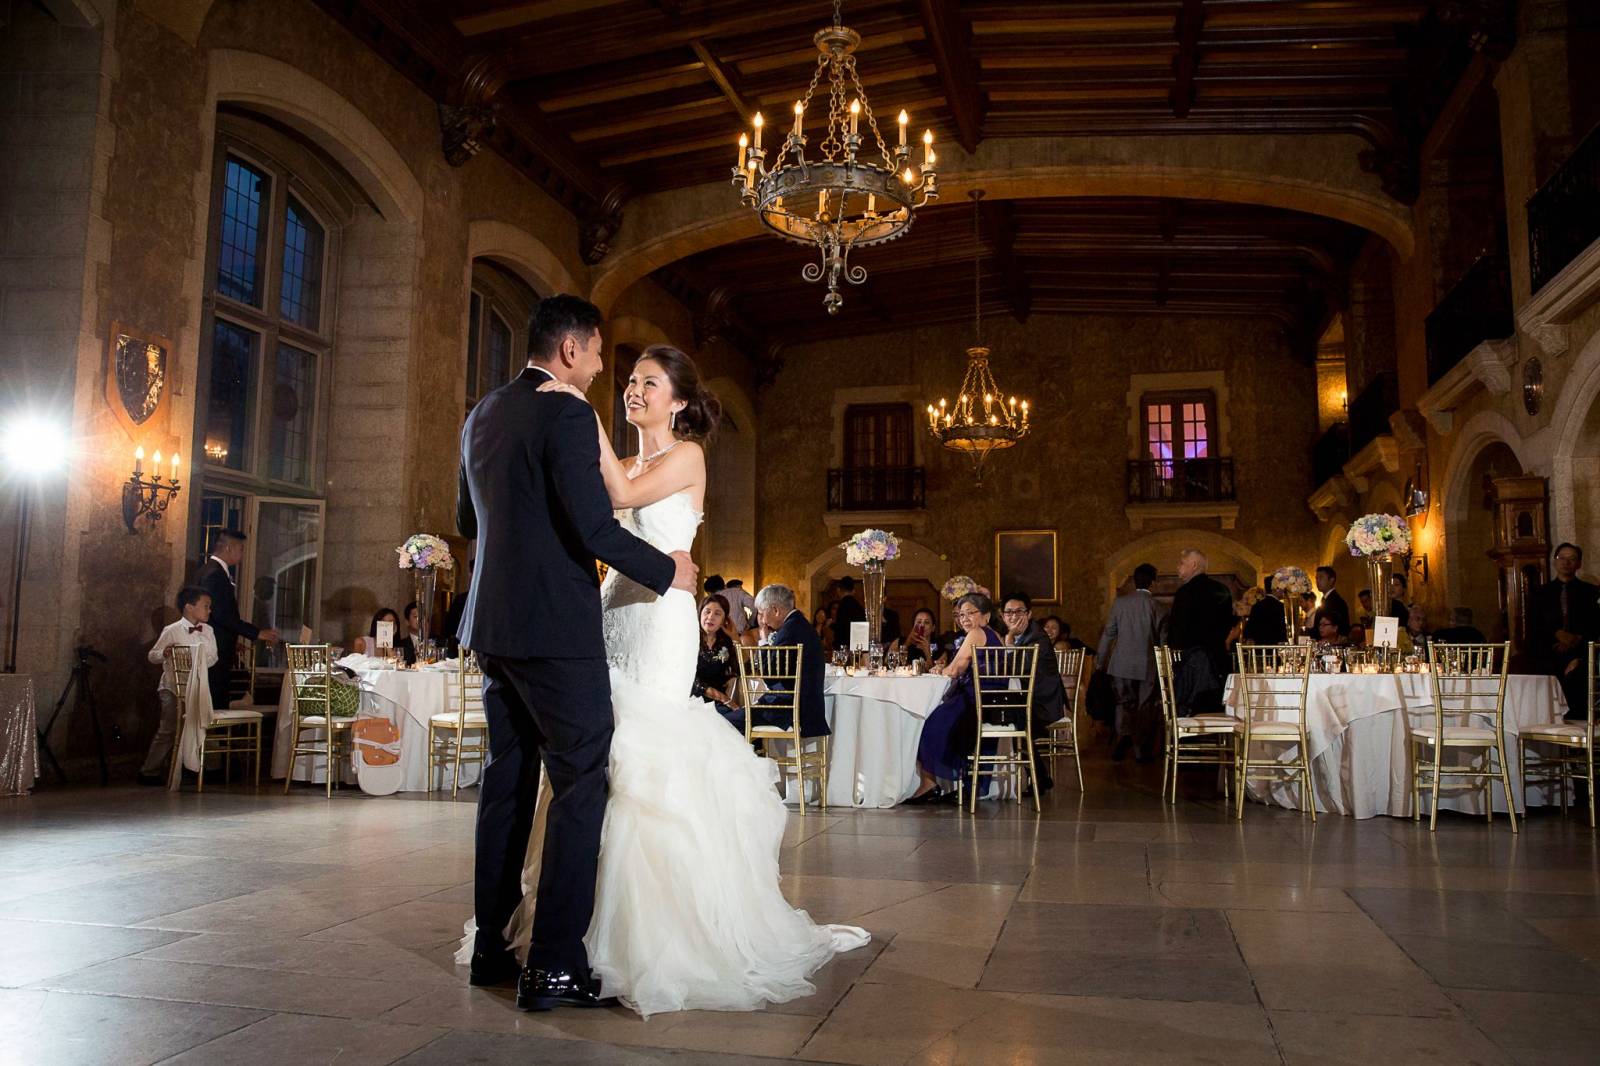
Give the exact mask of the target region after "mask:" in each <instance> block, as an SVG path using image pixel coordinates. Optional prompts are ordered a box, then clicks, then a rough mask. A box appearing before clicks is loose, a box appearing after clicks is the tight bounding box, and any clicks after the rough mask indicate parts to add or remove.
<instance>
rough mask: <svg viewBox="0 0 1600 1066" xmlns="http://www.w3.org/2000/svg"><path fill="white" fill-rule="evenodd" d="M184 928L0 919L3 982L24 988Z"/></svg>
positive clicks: (164, 940) (169, 938) (156, 942)
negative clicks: (165, 929) (130, 926)
mask: <svg viewBox="0 0 1600 1066" xmlns="http://www.w3.org/2000/svg"><path fill="white" fill-rule="evenodd" d="M184 936H185V934H183V933H169V932H163V931H160V930H155V929H123V928H119V927H117V926H102V925H67V924H59V923H54V922H21V921H16V920H13V919H5V918H0V987H6V988H20V987H21V986H23V985H28V984H33V983H34V982H35V981H43V980H45V979H46V978H50V977H56V976H59V975H61V974H67V973H71V972H72V971H74V970H81V969H83V968H84V967H86V966H93V965H95V964H96V963H101V962H107V961H109V960H111V959H119V958H121V957H122V956H124V955H133V954H136V953H138V952H140V951H144V950H146V949H148V948H154V947H159V946H161V945H162V944H170V943H172V942H173V941H174V940H180V939H182V938H183V937H184Z"/></svg>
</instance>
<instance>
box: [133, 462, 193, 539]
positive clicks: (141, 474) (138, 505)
mask: <svg viewBox="0 0 1600 1066" xmlns="http://www.w3.org/2000/svg"><path fill="white" fill-rule="evenodd" d="M178 465H179V463H178V455H177V453H176V452H174V453H173V456H172V471H171V474H170V475H169V476H168V477H165V478H163V477H162V476H161V453H160V452H156V454H155V456H154V462H153V463H152V464H151V470H150V472H149V473H148V474H146V473H145V469H144V448H143V447H142V446H141V447H138V448H135V449H134V452H133V473H132V474H130V475H129V476H128V480H127V481H125V482H124V483H123V485H122V521H123V522H124V523H125V524H126V525H127V527H128V532H129V533H137V532H139V529H140V524H141V523H142V524H143V526H144V528H145V529H154V528H155V524H156V523H157V522H159V521H161V516H162V515H164V514H166V513H167V507H168V506H169V505H170V504H171V503H172V498H173V497H174V496H176V495H178V491H179V489H180V488H181V487H182V486H181V485H179V483H178Z"/></svg>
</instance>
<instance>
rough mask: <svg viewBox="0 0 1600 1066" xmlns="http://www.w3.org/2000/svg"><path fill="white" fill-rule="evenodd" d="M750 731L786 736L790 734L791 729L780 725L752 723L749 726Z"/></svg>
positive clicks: (767, 735)
mask: <svg viewBox="0 0 1600 1066" xmlns="http://www.w3.org/2000/svg"><path fill="white" fill-rule="evenodd" d="M750 732H751V733H755V734H759V735H761V736H766V737H787V736H790V735H792V733H793V730H789V729H785V728H784V727H783V726H781V725H753V726H751V727H750Z"/></svg>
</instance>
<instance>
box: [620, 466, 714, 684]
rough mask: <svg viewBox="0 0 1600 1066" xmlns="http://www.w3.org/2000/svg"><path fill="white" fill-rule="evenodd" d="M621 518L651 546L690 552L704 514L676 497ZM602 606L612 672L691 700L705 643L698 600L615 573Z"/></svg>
mask: <svg viewBox="0 0 1600 1066" xmlns="http://www.w3.org/2000/svg"><path fill="white" fill-rule="evenodd" d="M617 517H618V520H619V521H620V522H621V523H622V526H623V528H625V529H626V530H628V532H630V533H632V534H634V535H635V536H637V537H639V538H640V539H641V540H643V541H645V542H646V543H648V544H649V545H650V546H651V547H653V548H656V549H658V550H660V551H664V552H675V551H684V552H686V551H688V550H689V549H690V548H691V547H693V546H694V538H695V533H696V532H697V531H698V530H699V528H700V519H701V514H700V512H699V511H696V510H695V509H694V505H693V504H692V503H690V501H689V494H688V493H686V492H677V493H673V494H672V495H671V496H668V497H667V498H666V499H664V500H657V501H656V502H655V503H652V504H648V505H646V506H644V507H635V508H633V509H632V510H630V511H624V512H620V513H619V514H618V516H617ZM600 606H601V609H602V610H603V611H604V614H603V615H602V619H601V624H602V629H603V631H604V633H605V640H606V660H607V662H608V663H610V665H611V666H612V668H613V669H616V670H620V671H622V673H624V674H625V675H627V676H628V677H631V678H633V679H635V680H637V681H646V680H648V681H649V683H650V684H652V685H655V686H659V687H660V688H662V689H665V690H666V691H669V692H679V691H681V692H682V693H683V694H684V695H685V696H687V695H688V693H689V689H690V686H691V685H692V684H693V683H694V669H695V660H696V656H697V655H698V654H699V640H700V635H699V631H698V624H697V621H696V618H695V607H694V597H693V596H691V595H690V594H689V593H687V592H684V591H683V590H681V589H672V590H671V591H669V592H668V593H667V594H666V595H665V596H657V595H656V594H655V593H654V592H652V591H650V590H649V589H647V588H645V587H644V586H643V585H640V584H639V583H638V582H636V581H634V580H632V579H631V578H627V577H624V576H623V575H622V574H621V573H619V572H618V571H616V570H614V569H613V570H611V571H610V572H609V573H607V574H606V580H605V584H603V585H601V586H600ZM680 679H681V684H680V683H679V682H680Z"/></svg>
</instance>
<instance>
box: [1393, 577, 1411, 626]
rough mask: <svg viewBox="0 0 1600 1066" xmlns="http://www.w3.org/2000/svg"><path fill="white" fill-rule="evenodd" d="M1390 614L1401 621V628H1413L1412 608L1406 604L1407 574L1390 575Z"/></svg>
mask: <svg viewBox="0 0 1600 1066" xmlns="http://www.w3.org/2000/svg"><path fill="white" fill-rule="evenodd" d="M1389 614H1390V615H1391V616H1393V617H1394V619H1395V620H1396V621H1398V622H1399V623H1400V628H1401V629H1410V628H1411V608H1410V607H1409V606H1407V604H1406V576H1405V575H1404V574H1390V575H1389Z"/></svg>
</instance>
